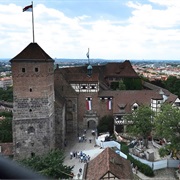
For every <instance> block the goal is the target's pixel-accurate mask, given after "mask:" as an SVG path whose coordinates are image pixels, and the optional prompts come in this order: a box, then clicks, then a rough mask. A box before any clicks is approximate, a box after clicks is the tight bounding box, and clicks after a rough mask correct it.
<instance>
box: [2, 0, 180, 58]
mask: <svg viewBox="0 0 180 180" xmlns="http://www.w3.org/2000/svg"><path fill="white" fill-rule="evenodd" d="M149 2H151V3H146V4H142V3H134V2H133V1H129V2H128V3H127V6H128V7H129V8H131V9H132V12H131V14H130V16H129V18H128V19H124V20H122V19H121V20H120V21H117V20H115V21H111V20H108V19H104V18H101V17H100V18H99V19H97V20H93V19H92V17H91V16H90V15H86V14H82V15H81V16H75V17H72V18H70V17H68V16H66V14H64V13H63V12H61V11H59V10H57V9H53V8H48V7H46V6H45V5H43V4H37V5H36V6H35V7H34V20H35V41H36V42H37V43H38V44H39V45H40V46H41V47H42V48H43V49H44V50H45V51H46V52H47V53H48V54H49V55H50V56H51V57H52V58H55V57H57V58H60V57H64V58H86V52H87V48H90V57H91V58H105V59H171V58H172V59H173V58H176V59H178V58H179V57H180V52H179V48H180V30H179V27H180V12H179V7H180V1H179V0H177V1H175V0H174V1H173V0H172V1H169V0H167V1H166V0H149ZM170 2H171V3H170ZM172 2H173V3H174V4H175V5H174V4H173V3H172ZM178 2H179V3H178ZM153 3H154V4H158V5H163V7H165V8H161V9H159V10H158V9H157V8H156V9H155V8H154V6H153ZM0 17H1V18H0V39H1V41H0V49H1V50H0V52H1V56H2V57H10V58H13V57H14V56H15V55H17V54H18V53H19V52H20V51H21V50H22V49H23V48H24V47H26V46H27V45H28V44H29V43H30V42H32V24H31V21H32V19H31V13H30V12H22V7H20V6H17V5H15V4H9V5H0ZM171 52H172V53H173V54H172V53H171Z"/></svg>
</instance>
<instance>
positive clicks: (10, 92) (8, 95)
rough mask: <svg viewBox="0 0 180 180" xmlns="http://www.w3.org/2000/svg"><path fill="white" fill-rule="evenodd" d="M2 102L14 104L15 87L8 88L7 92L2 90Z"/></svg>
mask: <svg viewBox="0 0 180 180" xmlns="http://www.w3.org/2000/svg"><path fill="white" fill-rule="evenodd" d="M0 100H1V101H7V102H13V87H7V89H6V90H4V89H3V88H0Z"/></svg>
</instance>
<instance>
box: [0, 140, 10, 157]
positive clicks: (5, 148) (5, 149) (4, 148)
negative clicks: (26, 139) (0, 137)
mask: <svg viewBox="0 0 180 180" xmlns="http://www.w3.org/2000/svg"><path fill="white" fill-rule="evenodd" d="M0 146H1V153H2V155H3V156H10V155H13V143H0Z"/></svg>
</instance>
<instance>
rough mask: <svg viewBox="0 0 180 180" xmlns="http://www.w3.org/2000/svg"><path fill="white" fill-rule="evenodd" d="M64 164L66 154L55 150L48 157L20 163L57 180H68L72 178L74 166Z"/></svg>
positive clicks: (34, 158) (33, 158)
mask: <svg viewBox="0 0 180 180" xmlns="http://www.w3.org/2000/svg"><path fill="white" fill-rule="evenodd" d="M63 162H64V153H63V151H61V150H53V151H50V152H49V153H48V154H46V155H42V156H34V157H32V158H28V159H23V160H20V161H19V163H20V164H22V165H24V166H27V167H29V168H31V169H33V170H34V171H36V172H39V173H40V174H42V175H44V176H47V177H50V178H55V179H68V178H70V177H72V169H73V166H66V165H63Z"/></svg>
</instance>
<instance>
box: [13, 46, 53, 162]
mask: <svg viewBox="0 0 180 180" xmlns="http://www.w3.org/2000/svg"><path fill="white" fill-rule="evenodd" d="M10 62H11V66H12V76H13V97H14V100H13V145H14V157H15V158H18V159H19V158H24V157H31V156H34V155H40V154H42V153H46V152H48V151H49V150H51V149H53V148H54V147H55V122H54V121H55V118H54V116H55V115H54V60H53V59H52V58H51V57H50V56H49V55H48V54H47V53H46V52H45V51H44V50H43V49H42V48H41V47H40V46H39V45H38V44H37V43H30V44H29V45H28V46H27V47H26V48H25V49H24V50H23V51H22V52H20V53H19V54H18V55H17V56H15V57H14V58H13V59H11V60H10Z"/></svg>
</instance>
